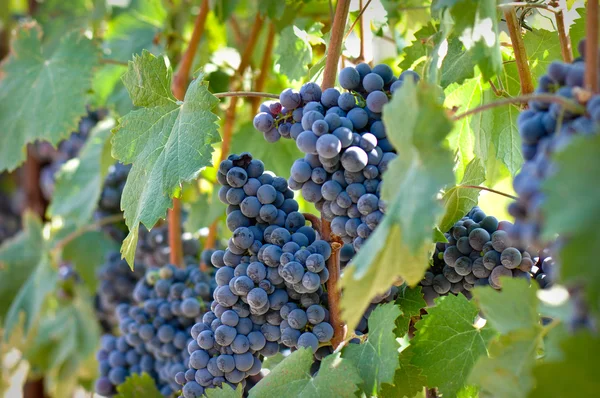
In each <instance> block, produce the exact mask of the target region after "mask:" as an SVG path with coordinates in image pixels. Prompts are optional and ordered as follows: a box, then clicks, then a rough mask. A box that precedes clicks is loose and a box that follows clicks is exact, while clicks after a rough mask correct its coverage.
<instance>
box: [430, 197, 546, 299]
mask: <svg viewBox="0 0 600 398" xmlns="http://www.w3.org/2000/svg"><path fill="white" fill-rule="evenodd" d="M512 227H513V225H512V224H511V223H510V222H508V221H500V222H499V221H498V220H497V219H496V218H495V217H493V216H487V215H486V214H485V213H484V212H483V211H482V210H481V209H480V208H479V207H477V206H476V207H474V208H473V209H472V210H471V211H470V212H469V213H468V214H467V215H466V216H465V217H463V218H462V219H461V220H460V221H458V222H456V223H455V224H454V226H453V227H452V228H451V229H450V231H448V232H447V233H445V234H444V235H445V237H446V239H447V240H448V242H447V243H441V242H438V243H437V244H436V248H435V252H434V255H433V259H432V265H431V267H430V268H429V269H428V270H427V272H425V276H424V278H423V280H422V281H421V286H422V287H423V294H424V296H425V299H426V300H427V302H428V304H429V305H432V302H433V299H434V298H436V297H439V296H443V295H446V294H449V293H453V294H459V293H463V294H464V295H465V296H467V297H471V295H470V291H471V290H472V289H473V288H474V287H475V286H486V285H490V286H492V287H493V288H494V289H500V288H501V287H502V282H501V279H500V278H502V277H515V278H525V279H527V280H531V276H532V270H534V265H535V259H534V258H532V256H531V254H529V252H528V251H526V250H524V249H522V248H520V247H518V246H515V245H514V243H513V241H512V240H511V238H510V237H509V232H508V231H509V230H510V229H511V228H512ZM535 269H537V267H535ZM540 279H541V278H540Z"/></svg>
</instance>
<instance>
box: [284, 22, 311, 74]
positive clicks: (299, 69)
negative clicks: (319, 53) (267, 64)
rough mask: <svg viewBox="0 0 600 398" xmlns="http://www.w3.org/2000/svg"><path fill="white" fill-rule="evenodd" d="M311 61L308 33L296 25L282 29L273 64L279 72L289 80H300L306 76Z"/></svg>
mask: <svg viewBox="0 0 600 398" xmlns="http://www.w3.org/2000/svg"><path fill="white" fill-rule="evenodd" d="M311 62H312V47H311V45H310V43H309V41H308V33H307V32H306V31H304V30H302V29H300V28H298V27H297V26H288V27H286V28H285V29H283V30H282V31H281V36H280V38H279V42H278V43H277V46H276V47H275V66H276V67H277V68H278V71H279V73H281V74H283V75H285V76H287V77H288V79H290V80H300V79H302V78H303V77H304V76H306V73H307V72H308V65H309V64H310V63H311Z"/></svg>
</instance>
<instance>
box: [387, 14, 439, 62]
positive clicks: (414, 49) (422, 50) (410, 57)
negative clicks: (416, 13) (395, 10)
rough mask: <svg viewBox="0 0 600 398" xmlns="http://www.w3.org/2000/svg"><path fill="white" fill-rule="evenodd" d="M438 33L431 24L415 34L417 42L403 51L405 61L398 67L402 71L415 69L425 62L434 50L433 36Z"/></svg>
mask: <svg viewBox="0 0 600 398" xmlns="http://www.w3.org/2000/svg"><path fill="white" fill-rule="evenodd" d="M396 6H397V5H396ZM437 31H438V30H437V29H436V28H435V27H434V26H433V25H432V24H431V23H429V24H427V25H425V26H424V27H422V28H421V29H419V30H418V31H417V32H415V41H413V42H412V43H411V45H410V46H408V47H405V48H404V49H403V50H402V52H403V53H404V59H403V60H402V62H400V65H398V66H399V67H400V69H402V70H407V69H413V68H416V66H417V65H419V64H421V63H422V62H424V61H425V59H426V57H427V55H428V54H429V52H430V51H431V49H432V48H433V41H432V36H434V35H435V34H436V33H437Z"/></svg>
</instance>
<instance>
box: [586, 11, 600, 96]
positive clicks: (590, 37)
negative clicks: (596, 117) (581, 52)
mask: <svg viewBox="0 0 600 398" xmlns="http://www.w3.org/2000/svg"><path fill="white" fill-rule="evenodd" d="M586 12H587V14H586V20H585V55H586V56H585V88H586V89H588V90H589V91H591V92H593V93H594V94H596V93H598V18H599V17H600V14H599V13H598V1H596V0H594V1H588V2H587V5H586Z"/></svg>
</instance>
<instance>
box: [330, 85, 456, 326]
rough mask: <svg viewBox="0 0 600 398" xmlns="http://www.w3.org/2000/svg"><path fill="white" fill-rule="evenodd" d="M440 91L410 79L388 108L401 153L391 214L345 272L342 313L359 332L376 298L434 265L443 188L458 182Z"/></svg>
mask: <svg viewBox="0 0 600 398" xmlns="http://www.w3.org/2000/svg"><path fill="white" fill-rule="evenodd" d="M436 93H437V90H435V89H433V88H432V87H431V86H428V85H426V84H425V83H421V84H419V86H416V85H415V84H413V83H412V82H411V81H410V80H409V81H406V82H405V84H404V85H403V86H402V88H401V89H399V90H397V91H396V92H395V93H394V97H393V98H392V101H391V102H390V103H389V104H387V105H386V106H385V107H384V109H383V121H384V124H385V125H386V129H387V134H388V137H389V139H390V141H391V142H392V143H393V144H394V147H395V148H397V151H398V157H397V158H396V159H394V160H393V161H392V162H390V164H389V167H388V170H387V171H386V173H385V174H384V177H383V190H382V198H383V199H384V200H385V201H386V203H387V211H386V215H385V217H384V218H383V220H382V222H381V223H380V225H379V226H378V227H377V229H376V230H375V232H374V233H373V234H372V235H371V237H370V238H369V239H368V240H367V241H366V242H365V244H364V247H363V249H362V250H360V251H359V253H358V255H357V256H356V257H355V258H354V259H353V260H352V263H351V264H350V266H348V267H347V268H346V269H345V271H344V275H343V276H342V287H343V289H344V295H343V296H342V302H341V307H342V317H343V318H344V319H345V320H346V322H347V323H348V328H349V330H353V328H354V327H355V326H356V324H357V323H358V321H359V320H360V316H361V315H362V313H363V311H364V310H365V309H366V308H367V306H368V305H369V303H370V301H371V299H372V298H373V297H375V296H376V295H377V294H381V293H383V292H385V291H386V290H387V289H388V288H389V287H390V285H391V284H392V283H393V282H394V281H395V280H396V279H398V277H400V278H403V279H404V280H405V281H406V282H407V283H408V284H409V285H415V284H417V283H418V282H419V281H420V280H421V279H422V277H423V274H424V273H425V270H426V269H427V267H428V265H429V252H430V251H431V249H432V244H431V231H432V230H433V228H434V226H435V223H436V221H437V217H438V215H439V213H440V212H441V210H442V209H441V206H440V203H439V201H438V199H437V198H436V195H437V194H438V192H439V191H440V190H441V189H442V188H443V187H444V186H446V185H448V184H450V183H452V182H453V181H454V176H453V175H452V157H451V154H450V152H449V151H448V149H447V148H446V147H445V145H444V141H445V138H446V135H447V134H448V133H449V132H450V130H451V129H452V122H451V121H450V120H449V119H448V117H447V115H446V112H445V110H444V108H443V107H442V106H441V104H439V102H438V96H437V95H436Z"/></svg>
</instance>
